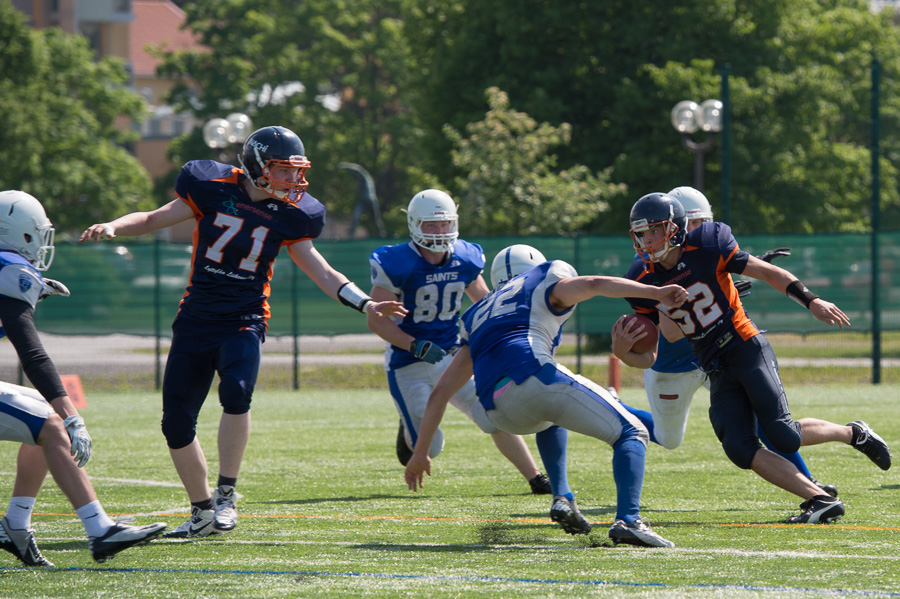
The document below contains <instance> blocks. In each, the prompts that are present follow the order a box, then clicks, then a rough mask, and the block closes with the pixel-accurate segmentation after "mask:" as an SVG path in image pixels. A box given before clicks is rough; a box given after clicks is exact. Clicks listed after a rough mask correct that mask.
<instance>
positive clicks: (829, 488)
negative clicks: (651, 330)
mask: <svg viewBox="0 0 900 599" xmlns="http://www.w3.org/2000/svg"><path fill="white" fill-rule="evenodd" d="M669 195H670V196H672V197H673V198H675V199H677V200H678V201H679V202H680V203H681V206H682V207H683V208H684V213H685V217H686V218H687V231H688V232H691V231H693V230H694V229H696V228H697V227H699V226H700V225H702V224H703V223H711V222H713V211H712V206H710V204H709V200H707V199H706V196H705V195H703V192H701V191H699V190H697V189H694V188H693V187H676V188H675V189H673V190H671V191H670V192H669ZM786 255H790V248H778V249H776V250H772V251H769V252H766V253H765V254H763V255H762V256H759V258H760V259H761V260H763V261H765V262H771V261H772V260H773V259H774V258H777V257H779V256H786ZM751 282H752V280H751V279H743V280H741V281H736V282H735V285H736V286H740V287H741V288H742V290H739V295H740V296H741V297H744V295H745V294H748V293H749V292H750V286H751ZM614 330H615V331H616V332H620V331H621V327H619V328H617V329H614ZM659 332H660V335H659V348H658V350H657V353H656V361H655V362H654V363H653V366H651V367H650V368H647V369H646V370H644V389H645V390H646V392H647V399H648V401H649V402H650V412H651V413H652V415H653V417H652V419H645V418H642V420H641V421H642V422H643V423H644V425H645V426H646V427H647V429H648V430H649V431H650V440H651V441H653V442H655V443H658V444H659V445H662V446H663V447H665V448H666V449H675V448H676V447H679V446H680V445H681V442H682V441H683V440H684V433H685V430H686V429H687V420H688V414H689V413H690V409H691V401H692V400H693V398H694V393H696V392H697V390H698V389H699V388H700V387H701V386H702V387H706V388H707V389H709V376H708V375H707V374H706V373H705V372H704V371H703V370H701V369H700V367H699V366H698V365H697V358H696V357H695V356H694V352H693V350H692V349H691V343H690V342H689V341H688V340H687V338H686V337H685V336H684V335H683V334H682V333H681V329H679V328H678V325H676V324H675V323H674V322H672V321H671V320H669V319H668V318H660V319H659ZM635 412H636V413H637V414H638V416H639V417H641V416H642V414H641V413H640V412H641V411H639V410H635ZM644 414H646V412H644ZM757 435H758V436H759V439H760V441H761V442H762V443H763V445H765V446H766V447H767V448H768V449H771V450H772V451H775V452H776V453H780V452H778V450H777V449H775V448H774V447H773V446H772V444H771V443H770V442H769V439H768V437H766V436H765V432H764V431H763V430H762V427H758V429H757ZM782 455H783V456H784V457H785V458H786V459H787V460H788V461H790V462H792V463H793V464H794V465H795V466H796V467H797V469H798V470H800V472H802V473H803V474H804V475H806V476H807V477H809V478H810V479H811V480H812V481H813V482H815V483H816V484H817V485H819V486H820V487H822V489H823V490H824V491H825V492H826V493H828V494H829V495H831V496H832V497H837V495H838V490H837V487H836V486H834V485H823V484H821V483H819V482H818V481H817V480H816V479H815V478H813V476H812V474H811V473H810V471H809V468H808V467H807V466H806V462H804V460H803V457H802V456H801V455H800V452H799V451H798V452H794V453H792V454H782Z"/></svg>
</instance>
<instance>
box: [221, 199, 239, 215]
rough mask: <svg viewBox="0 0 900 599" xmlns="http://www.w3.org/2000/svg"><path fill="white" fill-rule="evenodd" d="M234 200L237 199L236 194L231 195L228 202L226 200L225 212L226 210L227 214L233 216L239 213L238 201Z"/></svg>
mask: <svg viewBox="0 0 900 599" xmlns="http://www.w3.org/2000/svg"><path fill="white" fill-rule="evenodd" d="M234 200H235V198H234V196H231V197H230V198H228V200H227V201H226V202H224V204H225V212H226V214H230V215H232V216H237V213H238V209H237V202H235V201H234Z"/></svg>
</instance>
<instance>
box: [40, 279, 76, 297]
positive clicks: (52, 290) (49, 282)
mask: <svg viewBox="0 0 900 599" xmlns="http://www.w3.org/2000/svg"><path fill="white" fill-rule="evenodd" d="M51 295H61V296H63V297H69V296H70V295H72V294H71V293H69V288H68V287H66V286H65V285H63V284H62V283H60V282H59V281H56V280H54V279H44V290H43V291H42V292H41V295H40V296H39V297H38V301H41V300H42V299H44V298H45V297H50V296H51Z"/></svg>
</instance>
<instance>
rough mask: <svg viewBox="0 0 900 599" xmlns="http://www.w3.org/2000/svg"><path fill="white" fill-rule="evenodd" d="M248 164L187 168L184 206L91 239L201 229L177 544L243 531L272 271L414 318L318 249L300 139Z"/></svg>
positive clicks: (193, 283) (169, 392)
mask: <svg viewBox="0 0 900 599" xmlns="http://www.w3.org/2000/svg"><path fill="white" fill-rule="evenodd" d="M239 159H240V163H241V166H242V168H235V167H232V166H230V165H227V164H222V163H219V162H214V161H212V160H195V161H191V162H188V163H186V164H185V165H184V166H183V167H182V169H181V173H180V174H179V175H178V179H177V181H176V182H175V194H176V195H177V199H175V200H173V201H172V202H170V203H168V204H166V205H165V206H162V207H160V208H157V209H156V210H154V211H152V212H133V213H131V214H127V215H125V216H122V217H120V218H117V219H116V220H114V221H112V222H108V223H100V224H95V225H92V226H91V227H89V228H88V229H86V230H85V231H84V233H82V235H81V241H82V242H84V241H88V240H93V241H98V240H100V239H112V238H114V237H116V236H118V235H126V236H132V235H143V234H146V233H150V232H152V231H157V230H159V229H162V228H164V227H168V226H171V225H174V224H176V223H180V222H183V221H186V220H190V219H193V220H194V221H195V229H194V248H193V254H192V257H191V277H190V281H189V283H188V286H187V289H186V291H185V294H184V296H183V298H182V299H181V303H180V304H179V308H178V313H177V315H176V316H175V322H174V323H173V324H172V345H171V348H170V350H169V357H168V360H167V362H166V370H165V375H164V379H163V391H162V401H163V417H162V431H163V435H165V438H166V443H167V445H168V447H169V453H170V455H171V457H172V461H173V462H174V464H175V470H176V471H177V472H178V476H179V477H180V478H181V482H182V484H183V485H184V488H185V490H186V491H187V494H188V498H189V499H190V502H191V517H190V519H189V520H188V521H187V522H185V523H184V524H182V525H181V526H179V527H178V528H176V529H175V530H174V531H173V532H171V533H169V534H168V535H166V536H168V537H176V538H202V537H206V536H209V535H212V534H222V533H226V532H229V531H231V530H233V529H234V528H235V526H236V525H237V516H238V515H237V509H236V506H235V500H236V498H235V490H234V489H235V485H236V484H237V478H238V472H239V470H240V466H241V461H242V459H243V455H244V450H245V448H246V446H247V440H248V438H249V435H250V401H251V398H252V395H253V388H254V385H255V384H256V378H257V374H258V373H259V363H260V354H261V344H262V343H263V342H264V341H265V336H266V327H267V321H268V318H269V302H268V297H269V292H270V288H269V283H270V281H271V277H272V266H273V264H274V262H275V258H276V256H278V254H279V252H280V251H281V249H282V248H283V247H286V248H287V252H288V255H289V256H290V257H291V259H292V260H293V261H294V262H295V263H296V264H297V266H299V267H300V268H301V269H302V270H303V272H305V273H306V274H307V276H309V277H310V278H311V279H312V280H313V282H315V283H316V285H318V286H319V288H321V289H322V291H324V292H325V293H326V294H328V296H330V297H332V298H334V299H336V300H338V301H340V302H341V303H343V304H345V305H347V306H349V307H351V308H353V309H355V310H358V311H359V312H362V313H365V314H385V315H394V314H398V315H404V314H405V313H406V310H405V309H404V308H403V306H402V305H401V304H399V303H398V302H374V301H372V298H370V297H369V296H367V295H366V294H365V293H363V292H362V291H361V290H360V289H359V287H357V286H356V285H355V284H353V283H351V282H350V281H349V280H348V279H347V277H345V276H344V275H343V274H341V273H339V272H338V271H336V270H334V268H332V267H331V265H329V264H328V262H327V261H326V260H325V259H324V258H323V257H322V255H321V254H319V252H318V251H317V250H316V249H315V247H314V246H313V239H315V238H316V237H318V236H319V234H320V233H321V232H322V227H323V226H324V224H325V207H324V206H323V205H322V204H321V203H320V202H319V201H318V200H317V199H316V198H314V197H313V196H312V195H310V194H308V193H306V189H307V186H308V183H307V181H306V176H305V175H306V171H307V169H309V167H310V162H309V160H308V159H307V157H306V152H305V149H304V147H303V143H302V142H301V141H300V138H299V137H297V135H296V134H295V133H294V132H293V131H291V130H290V129H286V128H284V127H263V128H261V129H258V130H256V131H254V132H253V133H252V134H250V136H249V137H248V138H247V140H246V141H245V142H244V147H243V150H242V153H241V155H240V156H239ZM216 374H218V376H219V381H220V383H219V389H218V391H219V403H221V405H222V411H223V413H222V417H221V420H220V422H219V435H218V451H219V477H218V482H217V484H216V489H215V492H214V493H213V494H212V496H211V495H210V488H209V481H208V469H207V463H206V457H205V456H204V454H203V450H202V448H201V447H200V441H199V439H198V438H197V435H196V425H197V416H198V414H199V412H200V408H201V406H202V405H203V402H204V400H205V399H206V396H207V394H208V392H209V389H210V385H211V384H212V381H213V377H214V375H216Z"/></svg>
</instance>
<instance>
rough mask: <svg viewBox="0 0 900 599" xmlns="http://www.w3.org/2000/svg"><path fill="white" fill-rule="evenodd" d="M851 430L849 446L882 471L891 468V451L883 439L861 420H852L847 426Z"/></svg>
mask: <svg viewBox="0 0 900 599" xmlns="http://www.w3.org/2000/svg"><path fill="white" fill-rule="evenodd" d="M847 426H849V427H851V428H852V429H853V440H852V441H850V445H852V446H853V447H855V448H856V449H857V450H859V451H861V452H863V453H864V454H866V456H867V457H868V458H869V459H870V460H872V461H873V462H875V465H876V466H878V467H879V468H881V469H882V470H887V469H889V468H890V467H891V451H890V450H889V449H888V446H887V443H885V442H884V439H882V438H881V437H879V436H878V435H877V434H875V431H873V430H872V428H871V427H870V426H869V425H868V424H866V423H865V422H863V421H862V420H854V421H853V422H851V423H849V424H847Z"/></svg>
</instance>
